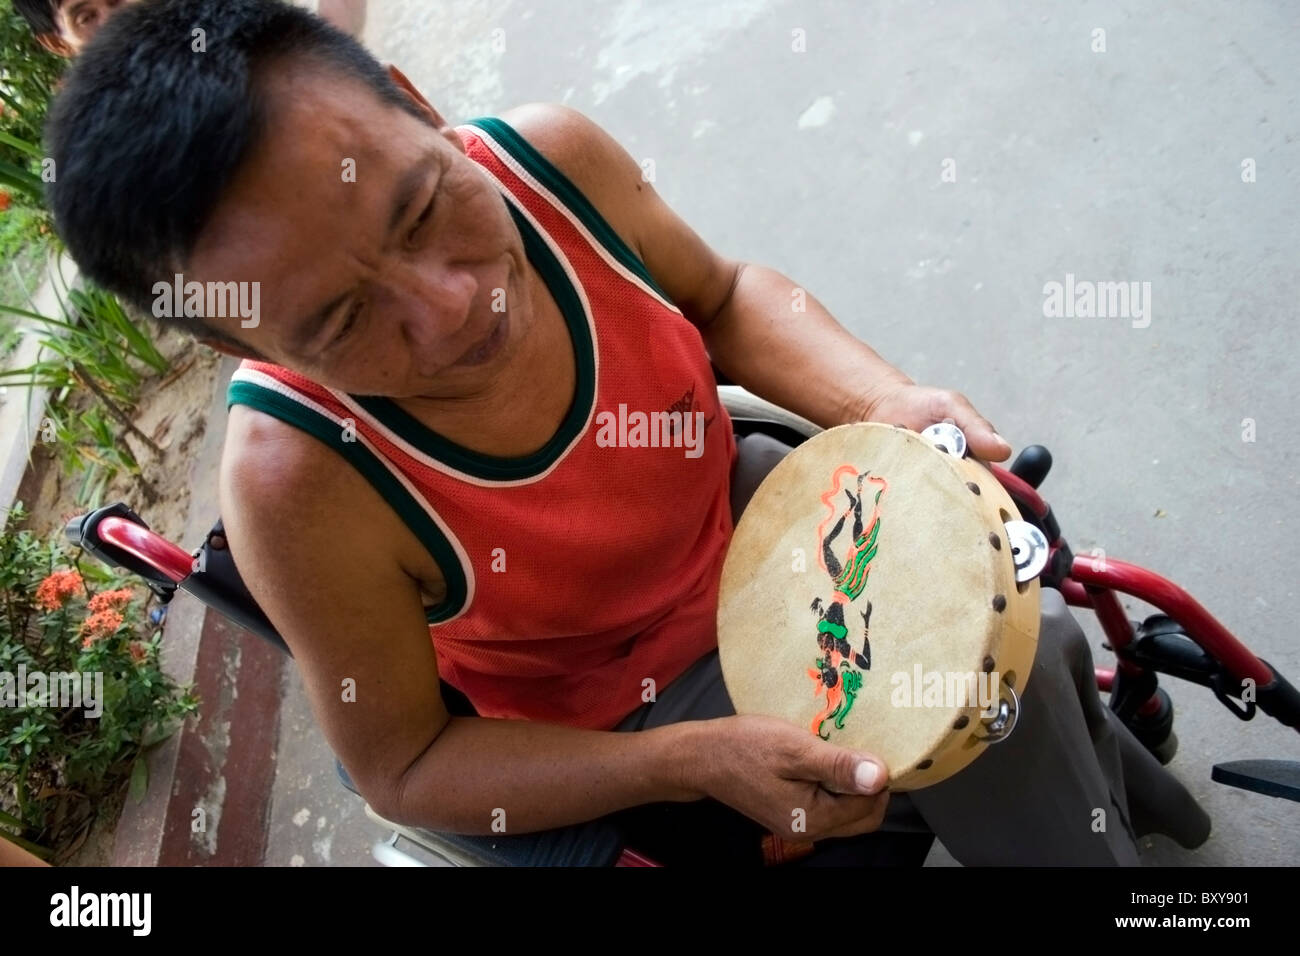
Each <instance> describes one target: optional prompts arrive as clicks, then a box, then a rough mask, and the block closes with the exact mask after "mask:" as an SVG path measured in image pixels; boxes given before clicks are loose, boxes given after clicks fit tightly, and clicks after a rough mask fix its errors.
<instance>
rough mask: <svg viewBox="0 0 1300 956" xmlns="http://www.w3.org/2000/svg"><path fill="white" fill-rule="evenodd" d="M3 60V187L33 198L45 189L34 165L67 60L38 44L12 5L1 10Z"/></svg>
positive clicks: (0, 134) (0, 158)
mask: <svg viewBox="0 0 1300 956" xmlns="http://www.w3.org/2000/svg"><path fill="white" fill-rule="evenodd" d="M0 64H3V66H0V188H8V189H14V190H18V191H19V192H20V194H21V195H23V196H24V197H26V198H28V199H29V200H30V199H31V197H32V196H33V195H34V196H36V197H39V196H40V195H41V193H42V192H43V189H42V188H41V186H42V184H41V179H40V177H39V176H38V175H35V174H34V173H33V172H32V169H33V166H34V165H35V166H39V164H40V160H41V158H42V152H41V149H40V146H39V144H40V141H41V133H42V129H43V127H44V125H45V111H46V109H47V108H48V106H49V102H50V97H51V96H52V95H53V92H54V89H55V86H56V85H57V84H58V80H59V76H60V75H61V74H62V73H63V70H64V67H65V66H66V64H65V63H64V61H63V60H61V59H60V58H59V57H57V56H55V55H54V54H52V53H50V52H49V51H47V50H45V49H44V48H43V47H42V46H41V45H40V44H38V43H37V42H36V40H35V39H34V38H33V37H32V31H31V28H30V27H28V25H27V23H26V21H25V20H23V18H22V17H20V16H19V15H18V14H17V13H15V12H14V10H13V6H12V5H11V4H5V6H4V7H3V8H0ZM33 190H34V192H33ZM35 203H36V204H39V199H37V200H35Z"/></svg>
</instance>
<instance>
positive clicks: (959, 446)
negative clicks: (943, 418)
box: [921, 422, 966, 458]
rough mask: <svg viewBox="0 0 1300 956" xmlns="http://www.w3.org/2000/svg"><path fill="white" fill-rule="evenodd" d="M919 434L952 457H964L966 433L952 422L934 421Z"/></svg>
mask: <svg viewBox="0 0 1300 956" xmlns="http://www.w3.org/2000/svg"><path fill="white" fill-rule="evenodd" d="M921 435H922V437H924V438H928V439H929V440H930V441H931V442H932V443H933V444H935V445H937V446H939V448H941V449H942V450H943V451H946V452H947V453H948V454H950V455H952V457H954V458H965V457H966V435H965V433H964V432H963V431H962V430H961V429H960V428H958V427H957V426H956V425H954V424H953V423H952V422H936V423H935V424H933V425H931V426H930V427H929V428H927V429H926V430H925V431H923V432H921Z"/></svg>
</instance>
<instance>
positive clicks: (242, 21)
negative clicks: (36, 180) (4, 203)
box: [45, 0, 428, 339]
mask: <svg viewBox="0 0 1300 956" xmlns="http://www.w3.org/2000/svg"><path fill="white" fill-rule="evenodd" d="M197 30H202V31H203V34H201V35H200V34H198V33H197V32H196V31H197ZM200 39H201V40H202V44H201V45H202V48H203V52H197V49H196V48H198V47H199V46H200V42H199V41H200ZM299 57H302V58H305V59H306V60H307V61H309V62H312V63H314V64H316V65H318V66H319V67H320V68H322V69H327V70H329V69H332V70H337V71H339V72H341V73H343V74H344V75H347V76H350V77H354V78H355V79H357V80H359V81H361V82H363V83H365V84H367V85H369V87H370V88H371V89H372V90H373V91H374V92H375V94H376V96H378V97H379V99H380V100H381V101H382V102H385V103H389V104H391V105H393V106H396V107H399V108H401V109H404V110H406V111H407V112H408V113H410V114H411V115H412V116H415V117H417V118H419V119H420V120H422V121H424V122H428V118H427V117H426V116H425V114H424V113H422V112H421V111H420V109H419V108H418V107H417V106H416V105H415V104H414V103H413V102H412V101H411V100H410V98H409V97H407V96H406V94H405V93H404V92H403V91H402V90H401V89H400V88H399V87H398V86H397V84H396V83H394V82H393V80H392V78H391V77H390V76H389V75H388V73H387V72H386V71H385V70H384V68H383V67H382V66H381V65H380V64H379V61H377V60H376V59H375V58H374V57H373V56H371V54H370V53H369V52H368V51H367V50H366V49H365V47H363V46H362V45H361V44H360V43H358V42H357V41H356V40H354V39H353V38H352V37H350V36H348V35H347V34H345V33H342V32H340V31H339V30H336V29H335V28H334V27H332V26H330V25H329V24H328V23H326V22H325V21H324V20H322V19H320V18H319V17H317V16H316V15H315V14H312V13H309V12H307V11H306V10H303V9H301V8H299V7H295V6H292V5H291V4H288V3H285V2H282V0H147V2H144V3H137V4H132V5H130V6H127V7H126V8H124V9H123V10H121V11H119V12H118V13H116V14H115V15H114V16H113V18H112V19H111V20H110V21H109V22H108V23H107V24H105V26H104V27H103V28H102V29H101V30H100V31H99V32H98V33H97V34H96V36H95V38H94V39H93V40H92V41H91V43H90V44H89V46H88V47H87V48H86V50H85V51H83V53H82V54H81V56H80V57H78V58H77V60H76V62H75V63H74V65H73V67H72V69H71V70H70V71H69V73H68V75H67V78H66V80H65V82H64V85H63V89H62V90H61V91H60V93H59V94H58V96H57V97H56V98H55V100H54V103H53V104H52V105H51V107H50V112H49V116H48V118H47V120H46V124H45V137H46V141H47V149H48V151H49V155H50V156H51V157H52V158H53V160H54V164H55V167H54V168H55V170H56V176H55V180H54V182H52V183H50V184H49V185H48V187H47V199H48V202H49V206H50V209H51V211H52V212H53V214H54V224H55V228H56V230H57V231H58V233H59V235H60V236H61V237H62V238H63V241H64V243H65V244H66V245H67V248H68V251H69V252H70V253H71V254H72V257H73V259H75V260H76V262H77V265H78V266H79V268H80V269H81V271H82V273H83V274H84V275H86V276H87V277H88V278H90V279H91V280H93V281H94V282H96V283H98V284H99V285H100V286H102V287H104V288H106V289H108V290H109V291H111V292H113V293H115V294H117V295H118V296H120V297H121V298H122V299H124V300H125V301H127V302H128V303H130V304H131V305H132V306H134V307H135V308H137V309H139V310H141V311H142V312H144V313H145V314H152V311H153V309H152V302H153V291H152V290H153V287H154V285H155V284H156V283H157V282H160V281H166V282H171V281H172V278H173V276H174V275H175V274H176V273H177V272H181V271H183V265H184V263H185V262H186V261H187V259H188V257H189V255H190V253H192V251H193V249H194V246H195V244H196V243H197V241H198V238H199V236H200V234H201V233H202V231H203V229H204V227H205V226H206V225H207V223H208V221H209V219H210V218H211V216H212V213H213V210H214V209H215V207H216V205H217V202H218V201H219V199H220V198H221V195H222V193H223V192H224V191H225V189H226V188H227V186H228V185H229V184H230V182H231V181H232V179H233V178H234V176H235V174H236V172H237V171H238V169H239V167H240V165H241V163H242V162H243V160H244V158H245V157H246V156H247V155H249V153H250V152H251V150H252V149H253V147H254V146H256V144H257V142H258V140H259V138H260V136H261V135H262V133H263V131H264V129H265V128H266V123H267V116H266V112H267V106H266V102H265V98H264V97H263V96H261V95H259V89H258V82H257V79H258V76H259V75H261V74H260V71H261V70H262V68H264V67H266V66H268V65H274V66H276V67H278V66H279V65H280V64H283V63H286V62H293V61H295V60H296V59H297V58H299ZM160 321H162V322H163V323H164V324H169V325H173V326H176V327H178V328H180V329H182V330H183V331H186V332H188V333H189V334H191V335H194V336H196V337H199V338H205V337H207V338H217V339H227V337H226V336H223V335H220V334H217V333H215V330H213V329H211V328H210V327H209V326H207V325H206V324H205V323H204V322H203V319H202V318H201V317H199V318H186V317H184V316H174V317H161V318H160Z"/></svg>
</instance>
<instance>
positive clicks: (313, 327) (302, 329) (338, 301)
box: [288, 290, 352, 352]
mask: <svg viewBox="0 0 1300 956" xmlns="http://www.w3.org/2000/svg"><path fill="white" fill-rule="evenodd" d="M351 294H352V292H351V290H348V291H347V292H344V293H343V294H342V295H339V296H335V297H334V298H333V299H331V300H330V301H329V302H327V303H326V304H325V305H323V306H321V307H320V308H319V309H317V310H316V311H315V312H313V313H312V314H311V316H310V317H309V318H308V319H307V320H306V321H305V322H302V323H300V324H299V325H298V327H297V328H296V329H295V330H294V331H293V332H292V333H291V334H290V336H289V342H288V346H289V348H290V350H291V351H294V352H301V351H302V350H303V349H304V348H306V346H307V345H308V344H309V343H310V342H311V340H312V339H314V338H316V336H317V335H318V334H319V333H320V330H321V326H322V325H324V324H325V323H326V322H327V321H329V317H330V316H331V315H333V314H334V311H335V310H336V309H337V308H338V307H339V306H340V305H342V304H343V301H344V300H345V299H347V297H348V296H350V295H351Z"/></svg>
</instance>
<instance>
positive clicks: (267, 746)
mask: <svg viewBox="0 0 1300 956" xmlns="http://www.w3.org/2000/svg"><path fill="white" fill-rule="evenodd" d="M238 365H239V363H238V361H237V360H235V359H229V358H227V359H225V360H223V362H222V364H221V370H220V372H219V373H218V375H217V387H216V389H215V390H214V394H213V397H212V401H211V403H210V404H209V407H208V410H207V413H206V414H207V421H208V427H207V429H206V431H205V433H204V436H203V443H202V446H201V447H200V449H199V450H198V453H197V454H196V455H195V457H194V460H193V461H192V463H191V465H190V480H191V488H192V492H191V498H190V513H189V517H188V519H187V521H186V526H185V539H184V542H182V545H184V544H190V545H193V546H195V547H197V546H198V544H199V542H201V541H202V540H203V539H204V538H205V536H206V535H207V533H208V530H209V529H210V528H211V527H212V525H213V523H214V522H215V521H216V519H217V516H218V513H219V508H218V503H217V502H218V471H219V466H220V462H221V449H222V445H223V444H224V442H225V435H226V427H225V426H226V401H225V398H226V385H227V383H228V382H229V380H230V376H231V374H232V373H233V372H234V370H235V369H236V368H237V367H238ZM142 517H143V518H144V519H145V520H146V521H148V520H149V516H148V515H147V514H146V515H142ZM284 666H285V658H284V655H283V654H281V653H280V652H279V651H277V650H275V649H274V648H272V647H270V646H269V645H268V644H267V643H266V642H265V641H263V640H262V639H261V638H259V637H257V636H256V635H253V634H250V633H248V632H246V631H244V630H243V629H241V628H240V627H238V626H237V625H235V624H233V623H231V622H230V621H228V620H226V619H225V618H224V617H222V616H221V615H219V614H217V613H216V612H215V611H212V610H210V609H209V608H208V607H207V606H206V605H204V604H202V603H200V602H199V601H198V600H197V599H195V598H194V597H192V596H191V595H189V594H188V593H185V592H183V591H180V592H177V597H176V598H175V600H174V601H173V603H172V607H171V609H170V611H169V612H168V615H167V625H166V631H165V639H164V641H163V667H164V668H165V670H166V671H167V673H168V674H169V675H170V676H171V677H172V678H173V679H174V680H176V681H177V682H178V683H180V684H193V685H194V688H195V691H196V692H197V693H198V694H199V696H200V698H201V703H200V711H199V719H198V720H197V721H193V720H191V721H188V722H187V723H186V724H185V726H184V727H183V728H182V730H181V731H179V732H178V733H176V734H173V735H172V736H171V737H170V738H168V739H167V740H166V741H165V742H163V743H162V744H160V745H159V746H158V747H157V748H155V749H154V750H153V752H152V753H150V754H149V756H148V766H149V787H148V790H147V791H146V794H145V798H144V800H143V801H141V802H140V803H132V802H131V801H130V800H127V802H126V805H125V806H124V807H123V809H122V815H121V817H120V818H119V820H118V825H117V829H116V833H115V839H114V845H113V855H112V865H113V866H260V865H261V864H262V860H263V857H264V855H265V851H266V839H267V828H268V819H269V813H270V801H271V787H272V784H273V782H274V778H275V761H276V745H277V742H278V736H279V732H278V731H279V716H280V687H281V677H282V675H283V670H284Z"/></svg>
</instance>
